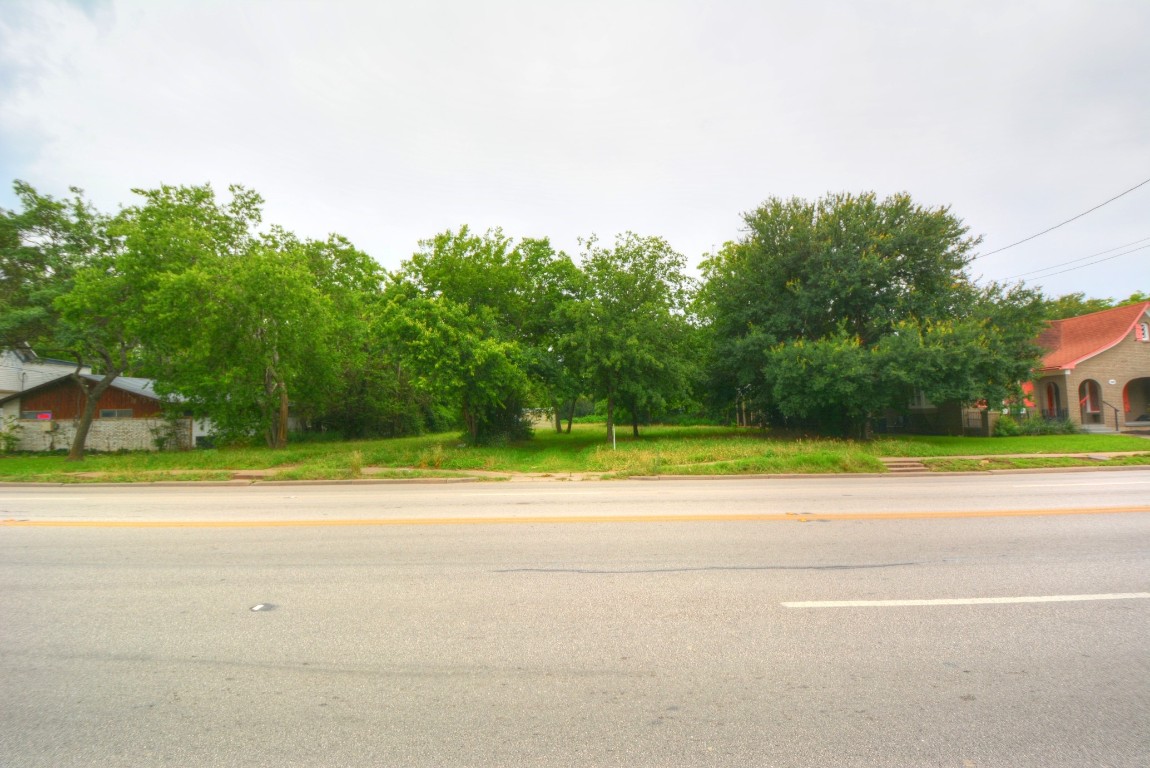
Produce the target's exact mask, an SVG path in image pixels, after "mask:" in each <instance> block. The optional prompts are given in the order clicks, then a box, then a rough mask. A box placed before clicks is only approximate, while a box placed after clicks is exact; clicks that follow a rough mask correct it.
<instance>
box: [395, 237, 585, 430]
mask: <svg viewBox="0 0 1150 768" xmlns="http://www.w3.org/2000/svg"><path fill="white" fill-rule="evenodd" d="M403 277H404V279H406V280H407V281H409V282H410V283H411V284H412V285H413V286H415V287H416V288H417V289H418V290H420V291H421V292H423V293H424V294H425V295H427V296H428V297H431V298H442V299H445V300H447V301H448V302H451V303H452V304H456V305H459V306H462V307H463V308H465V309H466V311H467V312H468V313H469V314H470V315H471V316H472V317H473V319H474V327H473V329H472V331H473V332H476V333H483V334H487V335H488V336H489V337H490V339H491V340H493V341H497V342H499V343H500V344H502V345H503V346H502V347H500V348H501V349H504V350H511V349H512V348H514V350H515V353H514V354H513V355H511V356H510V357H509V358H508V359H513V360H514V361H515V364H516V365H518V366H520V367H521V369H522V373H523V375H524V377H525V380H526V382H527V390H526V391H525V392H523V393H517V394H515V396H514V397H510V396H509V397H506V398H494V399H485V400H484V402H486V403H487V406H485V407H495V405H494V404H495V403H504V405H500V406H498V407H499V408H517V409H522V408H523V407H525V406H545V407H547V408H549V409H550V410H551V411H552V412H553V413H555V414H556V415H557V414H558V412H559V407H560V403H561V402H564V401H573V400H574V398H575V397H576V396H577V395H578V391H577V390H578V385H577V376H576V375H575V374H574V372H573V368H572V366H571V364H570V361H568V360H567V359H565V358H564V356H563V354H562V350H561V345H560V339H561V338H562V337H563V335H564V327H563V322H564V318H565V317H567V316H568V315H566V314H564V313H563V312H562V311H561V308H562V307H563V306H564V305H565V304H566V303H568V302H570V301H572V300H573V299H574V284H575V282H576V281H577V278H578V270H577V269H576V267H575V265H574V264H573V263H572V261H571V259H570V258H569V257H568V256H567V255H566V254H564V253H562V252H557V251H555V249H554V248H553V247H552V246H551V244H550V242H549V241H548V240H547V239H545V238H541V239H530V238H529V239H524V240H522V241H520V242H519V243H515V242H514V241H513V240H512V239H510V238H508V237H507V236H505V235H504V234H503V232H502V231H501V230H499V229H494V230H490V231H488V232H486V233H485V234H483V235H477V234H475V233H472V232H471V231H470V230H469V229H468V228H467V227H461V228H460V229H459V230H458V231H457V232H452V231H447V232H443V233H441V234H439V235H436V236H435V237H434V238H432V239H430V240H425V241H423V242H422V243H421V244H420V251H419V252H418V253H416V254H415V255H414V256H413V257H412V258H411V259H410V260H409V261H408V262H407V263H406V264H405V265H404V269H403ZM480 329H483V330H480ZM513 379H514V381H516V382H518V381H519V377H513ZM506 380H507V381H508V382H510V381H512V379H510V378H509V379H506ZM508 394H509V395H510V394H511V393H508ZM519 420H520V419H519V415H518V414H514V413H511V412H510V411H507V412H505V413H503V414H501V415H497V414H494V413H492V414H487V415H486V416H485V417H484V418H482V419H480V421H481V422H484V423H486V422H490V423H491V424H495V423H506V424H515V423H517V422H518V421H519ZM558 428H559V423H558V417H557V416H556V429H558ZM516 430H518V428H517V427H516V428H515V430H513V431H516ZM518 431H521V430H518Z"/></svg>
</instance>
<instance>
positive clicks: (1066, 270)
mask: <svg viewBox="0 0 1150 768" xmlns="http://www.w3.org/2000/svg"><path fill="white" fill-rule="evenodd" d="M1147 248H1150V245H1142V246H1139V247H1138V248H1131V249H1130V250H1129V251H1125V252H1123V253H1116V254H1114V255H1113V256H1107V257H1106V258H1105V259H1099V260H1098V261H1092V262H1090V263H1089V264H1079V265H1078V266H1077V267H1071V268H1070V269H1063V270H1060V271H1058V272H1051V273H1050V274H1049V275H1040V276H1038V277H1034V278H1031V281H1032V282H1033V281H1034V280H1045V279H1046V278H1048V277H1054V276H1055V275H1061V274H1063V273H1065V272H1073V271H1074V270H1076V269H1086V268H1087V267H1093V266H1094V265H1095V264H1101V263H1102V262H1104V261H1110V260H1111V259H1117V258H1118V257H1119V256H1127V255H1129V254H1131V253H1134V252H1135V251H1144V250H1146V249H1147ZM1022 282H1024V283H1025V282H1026V281H1025V280H1023V281H1022Z"/></svg>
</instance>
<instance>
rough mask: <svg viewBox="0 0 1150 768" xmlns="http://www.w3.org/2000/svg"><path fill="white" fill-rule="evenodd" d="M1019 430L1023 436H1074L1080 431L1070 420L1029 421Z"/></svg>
mask: <svg viewBox="0 0 1150 768" xmlns="http://www.w3.org/2000/svg"><path fill="white" fill-rule="evenodd" d="M1018 428H1019V431H1020V434H1023V435H1073V434H1074V433H1075V432H1077V431H1078V427H1077V426H1075V424H1074V422H1073V421H1071V420H1070V419H1027V420H1026V421H1024V422H1022V423H1021V424H1019V425H1018Z"/></svg>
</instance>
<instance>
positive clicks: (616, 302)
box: [564, 232, 697, 436]
mask: <svg viewBox="0 0 1150 768" xmlns="http://www.w3.org/2000/svg"><path fill="white" fill-rule="evenodd" d="M583 246H584V252H583V258H582V264H581V270H582V276H583V277H582V285H581V292H580V296H579V300H578V301H576V302H572V303H570V304H569V305H568V307H567V309H566V311H567V312H568V313H569V315H570V324H569V325H570V328H571V330H570V332H569V333H568V334H567V336H566V338H565V340H564V347H565V350H566V352H567V354H569V355H570V356H571V358H572V359H573V360H576V361H578V365H579V367H580V369H581V370H582V371H583V373H584V375H585V377H586V381H587V384H588V386H589V388H590V390H591V393H592V394H593V395H594V396H595V397H597V398H600V399H604V400H606V401H607V426H608V430H609V431H610V430H612V429H613V428H614V424H615V409H616V407H617V406H619V405H622V406H623V407H625V408H626V409H627V412H628V414H629V415H630V417H631V426H632V431H633V434H634V435H636V436H637V435H638V434H639V423H640V421H642V420H643V416H644V414H656V413H660V412H662V411H664V410H665V409H667V408H668V407H670V406H672V405H675V404H677V403H679V402H680V401H682V400H684V399H685V398H686V397H687V393H688V389H689V383H690V381H691V378H692V374H693V363H694V360H695V359H697V358H696V355H695V354H694V352H693V350H692V349H691V347H690V340H691V338H692V336H691V332H690V330H691V329H690V322H689V317H688V308H689V307H690V304H691V298H692V296H691V293H692V288H693V282H692V280H691V279H690V278H689V277H688V276H687V275H686V273H685V269H686V259H685V258H684V257H683V256H682V254H679V253H677V252H676V251H674V250H673V249H672V248H671V246H670V245H669V244H668V243H667V241H665V240H663V239H662V238H659V237H640V236H639V235H636V234H634V233H632V232H627V233H625V234H623V235H620V236H619V237H618V238H616V240H615V245H614V247H612V248H606V247H603V246H600V245H599V244H598V241H597V240H596V239H595V238H594V237H592V238H590V239H589V240H587V241H585V242H584V243H583Z"/></svg>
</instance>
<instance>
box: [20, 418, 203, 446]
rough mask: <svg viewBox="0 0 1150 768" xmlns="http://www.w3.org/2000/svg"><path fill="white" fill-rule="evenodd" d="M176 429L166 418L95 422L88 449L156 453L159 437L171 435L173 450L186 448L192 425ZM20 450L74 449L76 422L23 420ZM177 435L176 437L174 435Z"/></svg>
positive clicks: (179, 425) (181, 423) (187, 423)
mask: <svg viewBox="0 0 1150 768" xmlns="http://www.w3.org/2000/svg"><path fill="white" fill-rule="evenodd" d="M176 424H177V426H176V429H175V430H173V429H172V424H171V423H170V422H168V421H165V420H164V419H96V420H94V421H93V422H92V428H91V429H90V430H89V431H88V441H87V447H88V449H89V450H92V451H122V450H128V451H155V450H159V448H158V447H157V438H158V437H160V436H162V435H171V439H169V440H168V444H167V445H166V446H165V447H167V448H170V449H177V448H187V447H189V442H190V440H191V423H190V421H188V420H186V419H181V420H179V421H177V422H176ZM20 425H21V426H22V427H23V429H22V430H21V432H20V442H19V444H18V445H17V449H18V450H21V451H55V450H66V449H68V448H70V447H71V445H72V439H73V438H74V437H75V436H76V422H75V421H72V420H61V421H43V422H41V421H30V420H22V421H21V422H20ZM173 431H174V432H175V434H174V435H173V434H172V432H173Z"/></svg>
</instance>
